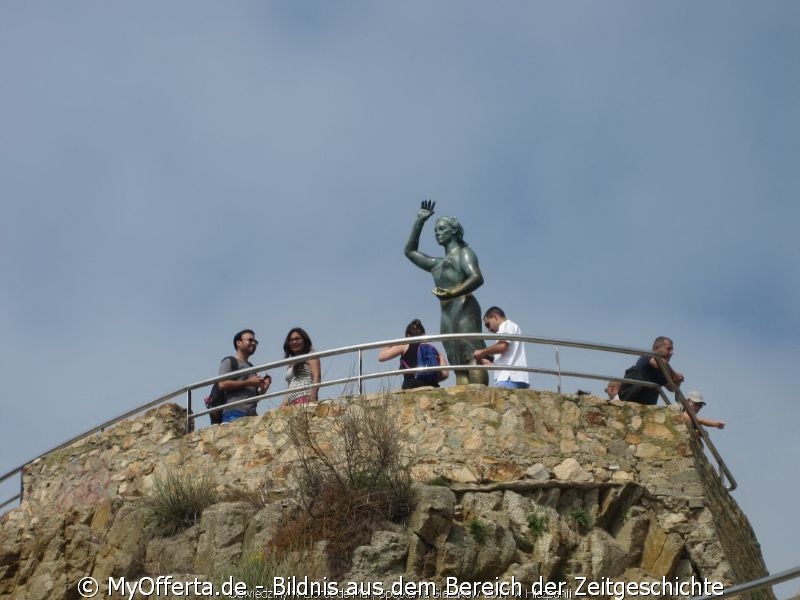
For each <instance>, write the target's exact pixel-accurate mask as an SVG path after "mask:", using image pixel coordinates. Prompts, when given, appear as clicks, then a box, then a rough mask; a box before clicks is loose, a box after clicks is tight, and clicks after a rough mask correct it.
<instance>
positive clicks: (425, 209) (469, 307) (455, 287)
mask: <svg viewBox="0 0 800 600" xmlns="http://www.w3.org/2000/svg"><path fill="white" fill-rule="evenodd" d="M435 206H436V203H435V202H433V201H431V200H423V201H422V204H421V205H420V210H419V212H417V217H416V219H415V220H414V224H413V225H412V226H411V234H410V235H409V237H408V242H407V243H406V248H405V255H406V257H407V258H408V259H409V260H410V261H411V262H413V263H414V264H415V265H417V266H418V267H419V268H420V269H425V270H426V271H429V272H430V273H431V275H433V282H434V284H435V286H436V287H434V288H433V293H434V294H435V295H436V297H437V298H439V302H440V304H441V309H442V322H441V332H442V333H480V332H481V319H482V315H481V307H480V305H479V304H478V301H477V300H476V299H475V297H474V296H473V295H472V292H473V291H474V290H476V289H477V288H479V287H480V286H481V285H483V274H482V273H481V270H480V267H479V266H478V257H477V255H476V254H475V252H473V250H472V248H470V247H469V246H468V245H467V243H466V242H465V241H464V228H463V227H461V224H460V223H459V222H458V219H456V218H455V217H440V218H439V219H437V220H436V225H435V227H434V233H435V235H436V242H437V243H438V244H439V245H440V246H442V247H443V248H444V253H445V255H444V257H434V256H429V255H427V254H425V253H424V252H420V251H419V238H420V235H421V234H422V228H423V226H424V225H425V222H426V221H427V220H428V219H430V218H431V217H432V216H433V212H434V208H435ZM444 347H445V350H446V351H447V359H448V361H449V362H450V364H451V365H462V366H464V365H469V364H474V359H473V356H472V353H473V352H474V351H475V350H477V349H479V348H485V347H486V345H485V344H484V342H483V341H482V340H458V341H456V340H448V341H446V342H444ZM486 375H487V374H486V371H480V370H469V371H467V370H464V369H456V381H457V382H458V383H484V384H485V383H487V381H488V378H487V376H486Z"/></svg>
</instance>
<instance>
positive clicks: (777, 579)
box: [690, 565, 800, 600]
mask: <svg viewBox="0 0 800 600" xmlns="http://www.w3.org/2000/svg"><path fill="white" fill-rule="evenodd" d="M796 577H800V565H798V566H797V567H794V568H793V569H787V570H786V571H781V572H780V573H775V574H773V575H767V576H766V577H761V578H760V579H753V580H752V581H748V582H746V583H740V584H738V585H733V586H731V587H729V588H727V589H725V590H722V593H721V594H715V595H713V596H695V597H694V598H690V600H718V599H719V598H731V597H733V596H738V595H740V594H744V593H745V592H752V591H753V590H760V589H761V588H765V587H772V586H773V585H777V584H779V583H782V582H784V581H789V580H790V579H794V578H796Z"/></svg>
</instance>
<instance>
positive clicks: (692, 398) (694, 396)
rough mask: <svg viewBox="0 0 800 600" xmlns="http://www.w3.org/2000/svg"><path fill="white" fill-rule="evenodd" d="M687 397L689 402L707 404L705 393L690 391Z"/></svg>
mask: <svg viewBox="0 0 800 600" xmlns="http://www.w3.org/2000/svg"><path fill="white" fill-rule="evenodd" d="M686 399H687V400H688V401H689V402H694V403H695V404H705V403H706V401H705V400H703V394H701V393H700V392H689V393H688V394H686Z"/></svg>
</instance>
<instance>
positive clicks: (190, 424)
mask: <svg viewBox="0 0 800 600" xmlns="http://www.w3.org/2000/svg"><path fill="white" fill-rule="evenodd" d="M193 431H194V419H192V390H186V433H192V432H193Z"/></svg>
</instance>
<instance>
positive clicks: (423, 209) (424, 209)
mask: <svg viewBox="0 0 800 600" xmlns="http://www.w3.org/2000/svg"><path fill="white" fill-rule="evenodd" d="M434 208H436V202H434V201H433V200H423V201H422V202H421V203H420V207H419V212H418V213H417V218H418V219H422V220H427V219H429V218H430V217H431V215H432V214H433V209H434Z"/></svg>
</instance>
